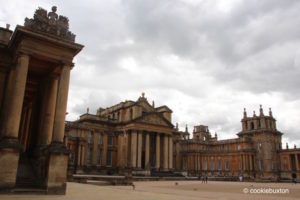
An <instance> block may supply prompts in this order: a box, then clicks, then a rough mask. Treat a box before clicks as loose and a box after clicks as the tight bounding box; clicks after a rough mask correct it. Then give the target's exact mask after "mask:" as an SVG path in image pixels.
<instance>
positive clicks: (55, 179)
mask: <svg viewBox="0 0 300 200" xmlns="http://www.w3.org/2000/svg"><path fill="white" fill-rule="evenodd" d="M68 157H69V152H68V150H67V148H66V147H65V145H64V144H63V143H52V144H51V145H50V147H49V162H48V163H49V165H48V175H47V176H48V179H47V194H65V193H66V181H67V168H68Z"/></svg>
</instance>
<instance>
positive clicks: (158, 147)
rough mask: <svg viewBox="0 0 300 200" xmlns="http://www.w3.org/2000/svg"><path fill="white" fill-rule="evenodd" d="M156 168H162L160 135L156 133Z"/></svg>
mask: <svg viewBox="0 0 300 200" xmlns="http://www.w3.org/2000/svg"><path fill="white" fill-rule="evenodd" d="M155 168H156V169H157V170H159V168H160V135H159V133H156V148H155Z"/></svg>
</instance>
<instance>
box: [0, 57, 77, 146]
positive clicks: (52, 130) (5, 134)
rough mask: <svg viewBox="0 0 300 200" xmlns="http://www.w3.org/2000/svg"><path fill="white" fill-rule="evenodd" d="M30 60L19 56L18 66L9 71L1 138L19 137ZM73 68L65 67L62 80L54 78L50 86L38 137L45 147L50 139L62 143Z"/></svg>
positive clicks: (61, 75)
mask: <svg viewBox="0 0 300 200" xmlns="http://www.w3.org/2000/svg"><path fill="white" fill-rule="evenodd" d="M29 60H30V57H29V55H26V54H20V55H18V57H17V64H16V67H15V69H12V70H11V71H10V74H9V78H8V83H7V85H8V87H7V89H6V97H5V103H4V109H5V111H4V112H5V115H4V119H3V127H2V133H1V137H2V138H15V139H16V138H18V134H19V128H20V127H21V125H20V121H21V113H22V107H23V100H24V94H25V88H26V81H27V73H28V67H29ZM70 69H71V66H70V65H64V66H63V67H62V71H61V74H60V78H59V80H58V79H57V78H53V79H52V80H51V81H50V83H49V88H48V90H49V93H46V94H47V95H46V96H47V98H45V102H44V103H45V106H44V110H43V113H44V115H43V116H42V123H41V125H42V127H41V129H40V134H41V135H40V137H39V142H40V143H42V144H49V143H50V141H51V139H52V142H54V143H63V139H64V129H65V114H66V108H67V98H68V88H69V80H70Z"/></svg>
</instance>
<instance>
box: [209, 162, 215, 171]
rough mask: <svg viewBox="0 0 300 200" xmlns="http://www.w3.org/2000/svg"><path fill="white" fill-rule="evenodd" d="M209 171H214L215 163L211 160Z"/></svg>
mask: <svg viewBox="0 0 300 200" xmlns="http://www.w3.org/2000/svg"><path fill="white" fill-rule="evenodd" d="M210 170H211V171H213V170H215V162H214V160H213V159H211V160H210Z"/></svg>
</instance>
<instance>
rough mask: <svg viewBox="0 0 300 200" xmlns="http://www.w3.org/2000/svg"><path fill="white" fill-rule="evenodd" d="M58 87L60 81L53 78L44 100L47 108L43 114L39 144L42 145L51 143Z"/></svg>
mask: <svg viewBox="0 0 300 200" xmlns="http://www.w3.org/2000/svg"><path fill="white" fill-rule="evenodd" d="M57 85H58V79H56V78H51V79H50V80H49V83H48V85H47V94H45V98H44V101H45V102H44V105H45V107H44V111H43V113H42V124H41V129H40V131H41V132H40V133H39V134H40V138H39V143H40V144H42V145H48V144H50V143H51V139H52V131H53V122H54V113H55V104H56V97H57Z"/></svg>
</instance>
